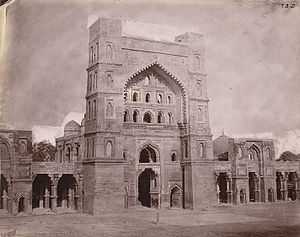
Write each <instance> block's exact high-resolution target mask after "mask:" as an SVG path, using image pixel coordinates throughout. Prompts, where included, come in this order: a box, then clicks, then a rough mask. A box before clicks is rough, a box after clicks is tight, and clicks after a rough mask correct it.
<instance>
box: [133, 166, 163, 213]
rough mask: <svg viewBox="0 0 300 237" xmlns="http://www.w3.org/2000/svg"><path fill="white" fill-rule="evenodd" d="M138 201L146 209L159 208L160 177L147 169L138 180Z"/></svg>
mask: <svg viewBox="0 0 300 237" xmlns="http://www.w3.org/2000/svg"><path fill="white" fill-rule="evenodd" d="M138 193H139V194H138V201H140V203H141V205H142V206H145V207H158V176H157V175H156V174H155V172H154V171H153V170H152V169H145V170H144V171H143V172H142V173H141V174H140V175H139V178H138Z"/></svg>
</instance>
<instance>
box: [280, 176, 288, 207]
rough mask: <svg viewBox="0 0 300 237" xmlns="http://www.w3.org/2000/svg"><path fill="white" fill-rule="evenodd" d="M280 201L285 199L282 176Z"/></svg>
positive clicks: (281, 178)
mask: <svg viewBox="0 0 300 237" xmlns="http://www.w3.org/2000/svg"><path fill="white" fill-rule="evenodd" d="M279 180H280V201H286V199H285V186H284V183H285V181H284V178H283V177H280V179H279Z"/></svg>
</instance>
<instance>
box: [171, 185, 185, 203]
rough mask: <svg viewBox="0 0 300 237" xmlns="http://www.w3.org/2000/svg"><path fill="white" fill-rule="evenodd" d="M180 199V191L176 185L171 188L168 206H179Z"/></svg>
mask: <svg viewBox="0 0 300 237" xmlns="http://www.w3.org/2000/svg"><path fill="white" fill-rule="evenodd" d="M181 199H182V198H181V191H180V189H179V188H178V187H177V186H175V187H174V188H172V189H171V197H170V207H176V208H181V206H182V204H181V203H182V202H181Z"/></svg>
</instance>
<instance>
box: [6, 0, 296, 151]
mask: <svg viewBox="0 0 300 237" xmlns="http://www.w3.org/2000/svg"><path fill="white" fill-rule="evenodd" d="M139 2H140V4H137V3H136V2H133V1H130V0H127V1H122V0H120V1H106V2H104V1H97V2H96V1H50V0H43V1H36V0H35V1H34V0H15V1H13V2H12V4H11V6H9V9H8V12H7V21H6V38H5V42H4V49H5V50H6V54H5V55H4V54H2V55H4V57H3V58H2V59H5V60H4V62H5V64H3V65H4V68H5V69H6V74H3V73H2V74H1V75H0V76H1V77H0V78H1V88H0V89H2V90H1V91H0V93H1V101H0V102H1V122H4V123H5V124H7V125H9V126H10V127H11V128H16V129H32V127H34V126H37V125H40V126H61V125H62V123H63V121H64V119H65V117H66V116H67V115H68V114H69V113H70V112H72V113H84V110H85V99H84V96H85V90H86V71H85V69H86V66H87V62H88V51H87V50H88V34H87V25H88V20H90V21H92V20H93V19H95V18H96V17H97V16H99V17H114V18H121V19H123V20H125V21H126V22H125V23H124V24H125V25H124V28H125V31H126V32H125V33H130V34H135V35H139V36H143V37H147V38H155V39H163V40H173V38H174V37H175V36H176V35H178V34H181V33H184V32H188V31H194V32H201V33H203V34H204V35H205V45H206V60H207V61H206V67H207V73H208V93H209V99H210V103H209V109H210V121H211V127H212V132H213V134H214V137H217V136H219V135H220V134H221V131H222V128H224V130H225V133H226V134H228V135H230V136H246V135H251V136H258V137H259V136H260V137H261V136H263V137H264V136H265V135H266V136H267V137H270V138H274V139H276V141H275V143H276V144H277V145H276V146H277V149H278V150H279V152H281V151H282V150H284V149H290V150H291V151H293V152H297V153H300V109H299V101H300V78H299V77H300V76H299V75H300V63H299V58H300V10H299V9H300V8H299V6H296V7H295V8H293V9H285V8H282V7H281V5H280V4H274V3H272V2H273V1H256V2H254V1H251V2H250V1H229V0H228V1H225V0H224V1H218V2H217V1H194V4H192V3H191V2H189V4H185V5H184V4H179V2H180V1H176V2H177V3H176V4H175V3H172V4H169V3H167V1H159V2H160V3H158V2H157V1H139ZM154 2H155V3H154ZM172 2H173V1H172ZM182 2H183V1H182ZM196 2H197V3H196ZM2 42H3V41H2ZM283 144H285V145H283Z"/></svg>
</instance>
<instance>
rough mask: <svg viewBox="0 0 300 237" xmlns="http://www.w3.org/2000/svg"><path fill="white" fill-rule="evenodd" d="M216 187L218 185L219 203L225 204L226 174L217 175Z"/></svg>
mask: <svg viewBox="0 0 300 237" xmlns="http://www.w3.org/2000/svg"><path fill="white" fill-rule="evenodd" d="M217 181H218V185H219V193H218V195H219V200H220V202H221V203H227V202H228V197H227V176H226V173H220V174H219V175H218V180H217Z"/></svg>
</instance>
